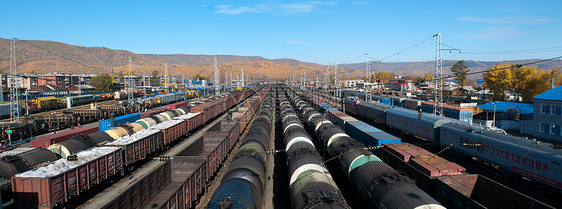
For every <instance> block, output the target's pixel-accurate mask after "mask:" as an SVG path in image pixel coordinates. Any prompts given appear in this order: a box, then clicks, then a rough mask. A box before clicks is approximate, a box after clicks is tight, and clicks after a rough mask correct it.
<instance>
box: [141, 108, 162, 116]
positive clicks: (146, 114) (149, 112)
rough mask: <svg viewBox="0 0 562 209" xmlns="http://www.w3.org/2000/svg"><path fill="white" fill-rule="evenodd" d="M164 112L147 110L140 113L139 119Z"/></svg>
mask: <svg viewBox="0 0 562 209" xmlns="http://www.w3.org/2000/svg"><path fill="white" fill-rule="evenodd" d="M161 112H164V110H148V111H146V112H141V113H140V117H141V118H148V117H150V116H153V115H156V114H158V113H161Z"/></svg>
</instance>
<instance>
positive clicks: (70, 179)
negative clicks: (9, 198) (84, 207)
mask: <svg viewBox="0 0 562 209" xmlns="http://www.w3.org/2000/svg"><path fill="white" fill-rule="evenodd" d="M75 158H76V160H75V161H71V160H67V159H60V160H57V161H55V162H54V163H52V164H49V165H48V166H45V167H40V168H38V169H36V170H31V171H27V172H24V173H20V174H16V176H14V177H13V178H12V190H13V192H14V204H15V207H17V208H45V209H46V208H48V209H50V208H53V207H55V206H57V205H58V204H62V203H64V202H68V200H69V199H71V198H73V197H76V196H78V195H80V193H81V192H82V191H84V190H88V189H90V187H92V186H94V185H97V184H100V183H103V182H104V181H105V180H107V179H110V178H113V177H114V176H116V175H120V174H121V173H122V171H123V164H121V162H122V159H121V152H120V149H119V148H114V147H96V148H93V149H91V150H88V151H86V152H80V153H78V154H77V155H76V157H75Z"/></svg>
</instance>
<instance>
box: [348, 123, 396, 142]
mask: <svg viewBox="0 0 562 209" xmlns="http://www.w3.org/2000/svg"><path fill="white" fill-rule="evenodd" d="M344 129H345V132H346V133H347V134H348V135H349V136H350V137H351V138H353V139H355V140H356V141H358V142H361V143H363V144H365V145H368V146H373V145H374V146H382V145H383V144H388V143H400V142H401V141H402V140H401V139H400V138H398V137H395V136H393V135H390V134H388V133H386V132H384V131H382V130H380V129H378V128H375V127H373V126H371V125H369V124H366V123H364V122H363V121H348V122H347V123H346V124H345V128H344Z"/></svg>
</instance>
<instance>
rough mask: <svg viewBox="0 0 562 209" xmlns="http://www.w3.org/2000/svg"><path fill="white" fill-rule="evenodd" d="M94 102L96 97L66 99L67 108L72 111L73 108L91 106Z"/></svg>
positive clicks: (86, 96) (85, 96)
mask: <svg viewBox="0 0 562 209" xmlns="http://www.w3.org/2000/svg"><path fill="white" fill-rule="evenodd" d="M93 101H94V95H81V96H73V97H66V107H67V108H68V109H70V108H71V107H74V106H79V105H84V104H89V103H92V102H93Z"/></svg>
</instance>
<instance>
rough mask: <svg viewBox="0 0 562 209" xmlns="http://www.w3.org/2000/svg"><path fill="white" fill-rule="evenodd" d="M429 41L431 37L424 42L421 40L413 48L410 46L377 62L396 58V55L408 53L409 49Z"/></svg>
mask: <svg viewBox="0 0 562 209" xmlns="http://www.w3.org/2000/svg"><path fill="white" fill-rule="evenodd" d="M430 39H433V36H431V37H429V38H427V39H425V40H423V41H421V42H419V43H417V44H415V45H413V46H410V47H408V48H406V49H404V50H402V51H399V52H397V53H394V54H392V55H390V56H387V57H385V58H382V59H380V60H379V61H383V60H386V59H388V58H391V57H394V56H396V55H398V54H400V53H402V52H405V51H408V50H410V49H411V48H414V47H417V46H418V45H420V44H422V43H424V42H426V41H429V40H430Z"/></svg>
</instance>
